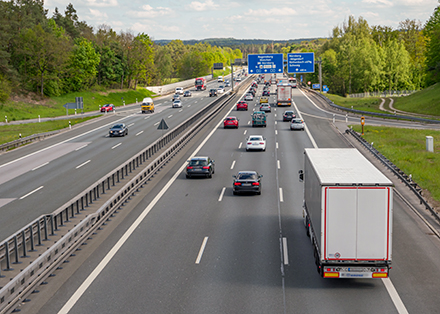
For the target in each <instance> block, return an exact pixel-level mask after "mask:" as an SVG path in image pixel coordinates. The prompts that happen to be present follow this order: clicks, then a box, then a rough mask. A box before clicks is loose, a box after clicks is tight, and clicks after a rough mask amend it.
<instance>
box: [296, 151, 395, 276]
mask: <svg viewBox="0 0 440 314" xmlns="http://www.w3.org/2000/svg"><path fill="white" fill-rule="evenodd" d="M304 156H305V161H304V171H302V170H300V172H299V174H300V181H303V180H304V210H303V216H304V224H305V227H306V230H307V235H309V236H310V237H311V242H312V244H313V246H314V255H315V263H316V266H317V269H318V272H319V274H320V275H321V276H322V277H324V278H387V277H388V274H389V270H390V268H391V266H390V265H391V257H392V250H391V247H392V222H393V215H392V214H393V184H392V182H391V181H390V180H389V179H388V178H387V177H385V175H384V174H382V173H381V172H380V171H379V170H378V169H377V168H376V167H375V166H374V165H373V164H371V163H370V162H369V161H368V160H367V159H366V158H365V157H364V156H362V154H361V153H360V152H359V151H358V150H357V149H354V148H353V149H352V148H347V149H344V148H343V149H332V148H324V149H309V148H306V149H305V153H304Z"/></svg>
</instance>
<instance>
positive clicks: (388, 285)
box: [382, 278, 408, 314]
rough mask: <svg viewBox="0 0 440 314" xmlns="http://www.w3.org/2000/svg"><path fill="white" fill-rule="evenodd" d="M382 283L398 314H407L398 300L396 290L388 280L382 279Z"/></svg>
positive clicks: (400, 300)
mask: <svg viewBox="0 0 440 314" xmlns="http://www.w3.org/2000/svg"><path fill="white" fill-rule="evenodd" d="M382 282H383V284H384V285H385V288H386V289H387V291H388V294H389V295H390V297H391V300H393V303H394V306H395V307H396V310H397V312H398V313H399V314H408V310H407V309H406V307H405V305H404V304H403V302H402V299H400V296H399V294H398V293H397V290H396V288H394V285H393V283H392V282H391V279H390V278H382Z"/></svg>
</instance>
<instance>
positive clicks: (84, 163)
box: [76, 159, 91, 169]
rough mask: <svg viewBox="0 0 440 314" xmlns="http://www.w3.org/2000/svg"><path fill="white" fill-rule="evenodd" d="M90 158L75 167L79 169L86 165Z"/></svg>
mask: <svg viewBox="0 0 440 314" xmlns="http://www.w3.org/2000/svg"><path fill="white" fill-rule="evenodd" d="M90 161H91V160H90V159H89V160H87V161H86V162H83V163H82V164H81V165H79V166H76V169H79V168H81V167H82V166H84V165H86V164H88V163H89V162H90Z"/></svg>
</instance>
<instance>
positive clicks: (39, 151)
mask: <svg viewBox="0 0 440 314" xmlns="http://www.w3.org/2000/svg"><path fill="white" fill-rule="evenodd" d="M132 116H134V114H132V115H129V116H126V117H124V118H121V119H119V120H116V121H114V122H110V123H107V124H104V125H102V126H100V127H97V128H95V129H93V130H90V131H87V132H85V133H82V134H79V135H77V136H74V137H72V138H69V139H67V140H64V141H61V142H59V143H56V144H53V145H51V146H48V147H45V148H43V149H40V150H38V151H35V152H33V153H30V154H28V155H26V156H22V157H20V158H17V159H14V160H11V161H10V162H7V163H5V164H3V165H0V168H3V167H5V166H8V165H10V164H13V163H15V162H17V161H20V160H23V159H25V158H27V157H30V156H33V155H35V154H38V153H41V152H44V151H45V150H48V149H51V148H54V147H57V146H58V145H61V144H64V143H67V142H69V141H72V140H74V139H77V138H79V137H81V136H84V135H87V134H89V133H92V132H95V131H97V130H99V129H102V128H106V127H108V126H109V125H113V124H115V123H117V122H119V121H122V120H125V119H127V118H130V117H132Z"/></svg>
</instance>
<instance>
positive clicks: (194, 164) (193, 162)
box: [189, 160, 208, 166]
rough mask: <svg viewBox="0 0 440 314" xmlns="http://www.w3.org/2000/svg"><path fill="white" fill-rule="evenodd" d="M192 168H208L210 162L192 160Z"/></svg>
mask: <svg viewBox="0 0 440 314" xmlns="http://www.w3.org/2000/svg"><path fill="white" fill-rule="evenodd" d="M189 165H190V166H206V165H208V161H207V160H191V161H190V162H189Z"/></svg>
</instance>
